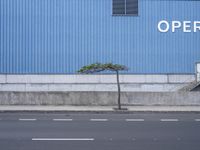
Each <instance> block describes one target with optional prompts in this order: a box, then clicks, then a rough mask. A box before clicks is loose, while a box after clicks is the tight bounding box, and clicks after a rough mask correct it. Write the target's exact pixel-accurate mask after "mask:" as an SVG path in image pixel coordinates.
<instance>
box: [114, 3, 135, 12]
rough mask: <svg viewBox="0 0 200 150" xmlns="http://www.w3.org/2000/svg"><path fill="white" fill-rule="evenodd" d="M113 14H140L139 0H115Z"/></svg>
mask: <svg viewBox="0 0 200 150" xmlns="http://www.w3.org/2000/svg"><path fill="white" fill-rule="evenodd" d="M113 15H138V0H113Z"/></svg>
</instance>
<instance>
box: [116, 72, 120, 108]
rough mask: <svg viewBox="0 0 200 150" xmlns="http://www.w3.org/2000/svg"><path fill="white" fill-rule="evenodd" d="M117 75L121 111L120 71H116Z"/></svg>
mask: <svg viewBox="0 0 200 150" xmlns="http://www.w3.org/2000/svg"><path fill="white" fill-rule="evenodd" d="M116 74H117V89H118V109H121V89H120V83H119V71H118V70H117V71H116Z"/></svg>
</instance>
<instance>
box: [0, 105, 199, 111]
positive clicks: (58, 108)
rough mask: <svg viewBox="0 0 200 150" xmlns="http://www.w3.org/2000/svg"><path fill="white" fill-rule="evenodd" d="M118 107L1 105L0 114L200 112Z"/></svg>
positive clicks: (183, 108)
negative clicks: (120, 109) (120, 108)
mask: <svg viewBox="0 0 200 150" xmlns="http://www.w3.org/2000/svg"><path fill="white" fill-rule="evenodd" d="M116 107H117V106H70V105H65V106H36V105H35V106H31V105H23V106H21V105H13V106H10V105H9V106H8V105H1V106H0V112H96V113H98V112H99V113H101V112H102V113H106V112H124V113H125V112H127V113H129V112H132V113H133V112H199V113H200V106H123V108H124V107H125V108H128V110H127V111H115V110H113V108H116Z"/></svg>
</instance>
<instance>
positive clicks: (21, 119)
mask: <svg viewBox="0 0 200 150" xmlns="http://www.w3.org/2000/svg"><path fill="white" fill-rule="evenodd" d="M36 120H37V119H19V121H36Z"/></svg>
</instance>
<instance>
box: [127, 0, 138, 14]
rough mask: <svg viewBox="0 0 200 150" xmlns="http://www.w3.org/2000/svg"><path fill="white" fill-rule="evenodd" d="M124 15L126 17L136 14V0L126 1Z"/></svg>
mask: <svg viewBox="0 0 200 150" xmlns="http://www.w3.org/2000/svg"><path fill="white" fill-rule="evenodd" d="M126 14H128V15H137V14H138V0H126Z"/></svg>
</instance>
